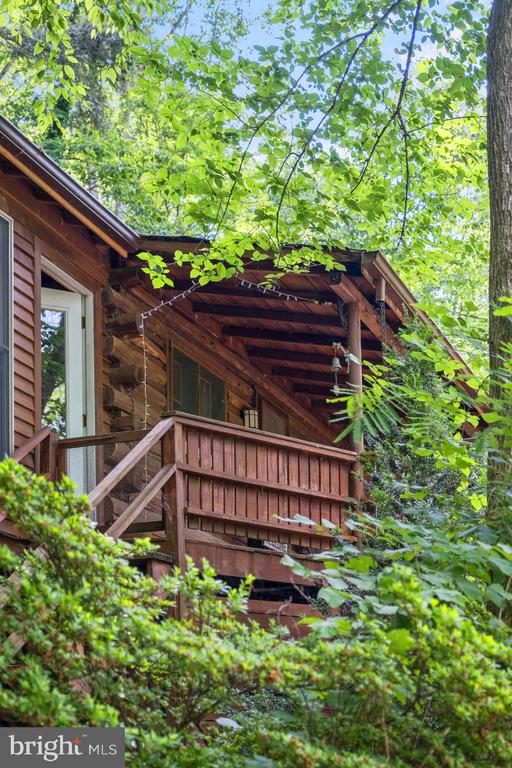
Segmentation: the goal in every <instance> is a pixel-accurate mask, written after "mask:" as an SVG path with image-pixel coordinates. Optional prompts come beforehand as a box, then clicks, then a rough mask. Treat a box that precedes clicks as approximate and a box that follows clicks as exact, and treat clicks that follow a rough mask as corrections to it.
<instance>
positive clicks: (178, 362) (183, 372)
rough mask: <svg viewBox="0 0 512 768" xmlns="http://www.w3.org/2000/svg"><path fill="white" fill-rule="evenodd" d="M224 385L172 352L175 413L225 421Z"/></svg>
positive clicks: (188, 358)
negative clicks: (181, 412)
mask: <svg viewBox="0 0 512 768" xmlns="http://www.w3.org/2000/svg"><path fill="white" fill-rule="evenodd" d="M224 400H225V393H224V382H223V381H222V379H219V378H218V377H217V376H214V374H213V373H211V372H210V371H209V370H208V369H207V368H203V366H202V365H199V363H196V362H195V360H191V358H190V357H187V355H184V354H183V352H178V350H176V349H175V350H173V351H172V409H173V410H174V411H183V412H184V413H193V414H195V415H196V416H205V417H206V418H208V419H216V420H217V421H224Z"/></svg>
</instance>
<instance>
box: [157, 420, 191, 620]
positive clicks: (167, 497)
mask: <svg viewBox="0 0 512 768" xmlns="http://www.w3.org/2000/svg"><path fill="white" fill-rule="evenodd" d="M183 438H184V432H183V426H182V424H179V423H178V424H175V425H174V428H173V429H172V430H170V431H169V432H167V434H165V435H164V436H163V438H162V466H165V465H171V466H174V465H175V464H179V463H182V462H183V458H184V451H183ZM163 509H164V523H165V533H166V541H165V544H164V545H163V547H162V551H164V552H165V551H167V552H170V553H171V554H172V555H173V556H174V562H175V564H176V565H177V566H178V568H179V569H180V570H181V572H182V573H183V572H184V570H185V565H186V560H185V487H184V476H183V472H182V471H181V470H178V469H177V470H176V472H175V474H174V475H173V477H172V478H171V479H170V480H169V481H168V482H167V483H166V485H165V486H164V489H163ZM184 615H185V599H184V597H183V595H181V594H180V595H179V596H178V598H177V601H176V617H177V618H181V617H183V616H184Z"/></svg>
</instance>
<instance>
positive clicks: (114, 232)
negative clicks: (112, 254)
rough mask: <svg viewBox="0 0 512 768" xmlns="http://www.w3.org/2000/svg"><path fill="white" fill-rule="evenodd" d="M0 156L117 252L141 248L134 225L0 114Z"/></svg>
mask: <svg viewBox="0 0 512 768" xmlns="http://www.w3.org/2000/svg"><path fill="white" fill-rule="evenodd" d="M0 156H1V157H4V158H5V159H6V160H8V161H9V162H10V163H12V164H13V165H14V166H16V168H18V169H19V170H20V171H21V172H22V173H23V174H24V175H25V176H26V177H27V178H28V179H30V181H32V182H33V183H34V184H35V185H36V186H38V187H39V188H40V189H42V190H43V191H44V192H46V193H47V194H48V195H49V196H50V197H51V198H53V199H54V200H55V201H56V202H58V203H59V204H60V205H62V207H63V208H65V209H66V210H67V211H68V212H69V213H71V214H72V215H73V216H75V217H76V218H77V219H78V220H79V221H81V222H82V224H84V226H86V227H87V228H88V229H89V230H91V231H92V232H94V233H95V234H96V235H97V236H98V237H99V238H100V239H101V240H103V242H105V243H106V244H107V245H109V246H110V247H111V248H113V249H114V250H115V251H117V253H119V254H121V255H122V256H126V255H127V254H128V253H129V252H130V251H134V250H137V249H139V248H140V237H139V235H138V234H137V233H136V232H134V230H133V229H131V228H130V227H128V226H127V225H126V224H124V223H123V222H122V221H121V220H120V219H118V218H117V216H115V215H114V214H113V213H111V212H110V211H109V210H108V208H105V206H104V205H102V204H101V203H100V202H99V201H98V200H97V199H96V198H95V197H94V196H93V195H91V194H90V193H89V192H87V191H86V190H85V189H84V188H83V187H82V186H81V184H79V183H78V182H77V181H75V180H74V179H73V178H72V177H71V176H70V175H69V174H68V173H66V172H65V171H63V170H62V168H61V167H60V166H59V165H58V164H57V163H56V162H54V161H53V160H52V159H51V158H50V157H49V156H48V155H47V154H46V153H45V152H43V150H41V149H39V148H38V147H37V146H36V145H35V144H34V143H33V142H32V141H30V139H28V138H27V137H26V136H24V134H23V133H21V131H19V130H18V129H17V128H16V127H15V126H14V125H13V124H12V123H11V122H9V120H6V119H5V118H4V117H2V116H0Z"/></svg>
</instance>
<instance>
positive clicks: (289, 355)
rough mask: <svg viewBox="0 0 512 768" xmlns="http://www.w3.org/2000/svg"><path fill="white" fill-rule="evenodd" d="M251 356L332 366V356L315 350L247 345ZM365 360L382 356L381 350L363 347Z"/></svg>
mask: <svg viewBox="0 0 512 768" xmlns="http://www.w3.org/2000/svg"><path fill="white" fill-rule="evenodd" d="M246 349H247V354H248V355H249V357H259V358H261V359H262V360H280V361H281V362H283V363H284V362H288V361H290V362H296V363H310V364H312V365H325V366H327V367H329V368H330V367H331V362H332V357H328V356H327V355H320V354H316V353H315V352H295V351H293V352H289V351H288V350H284V349H271V348H270V349H269V348H268V347H246ZM362 354H363V360H366V359H368V360H376V359H379V358H380V354H381V353H380V350H373V349H363V353H362Z"/></svg>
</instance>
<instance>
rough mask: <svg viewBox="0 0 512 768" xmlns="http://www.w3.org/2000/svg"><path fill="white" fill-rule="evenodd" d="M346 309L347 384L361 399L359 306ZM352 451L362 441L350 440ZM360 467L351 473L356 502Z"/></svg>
mask: <svg viewBox="0 0 512 768" xmlns="http://www.w3.org/2000/svg"><path fill="white" fill-rule="evenodd" d="M346 307H347V319H348V328H347V343H348V349H349V352H350V354H351V358H350V364H349V369H348V383H349V386H350V387H351V388H352V389H353V390H354V394H355V395H356V396H357V397H361V395H362V394H363V366H362V357H361V355H362V349H361V305H360V304H359V302H356V301H353V302H350V304H347V305H346ZM361 417H362V414H361V413H358V414H357V416H356V418H359V419H360V418H361ZM351 447H352V450H354V451H355V452H356V453H358V454H359V453H361V451H362V450H363V448H364V445H363V439H362V437H361V439H359V440H354V438H352V446H351ZM361 473H362V466H361V463H360V462H359V461H358V462H357V463H356V464H355V465H354V467H353V468H352V473H351V494H352V496H353V497H354V498H355V499H357V500H358V501H359V500H361V499H362V498H363V497H364V486H363V482H362V480H361Z"/></svg>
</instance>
